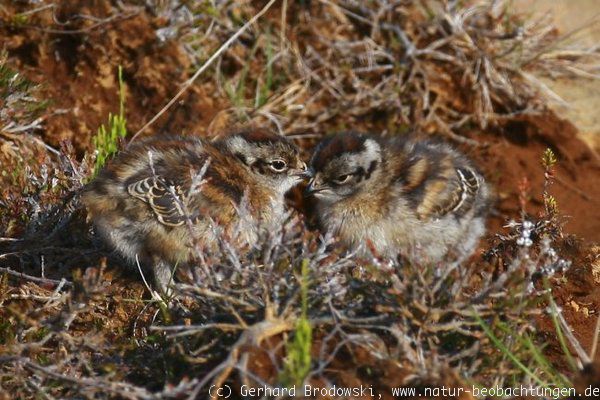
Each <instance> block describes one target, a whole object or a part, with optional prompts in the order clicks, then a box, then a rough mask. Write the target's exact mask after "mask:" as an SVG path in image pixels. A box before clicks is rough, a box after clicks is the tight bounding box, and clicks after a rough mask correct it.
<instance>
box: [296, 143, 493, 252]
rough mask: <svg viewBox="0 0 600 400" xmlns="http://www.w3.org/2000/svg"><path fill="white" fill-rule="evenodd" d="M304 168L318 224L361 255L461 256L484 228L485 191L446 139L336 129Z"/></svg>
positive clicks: (472, 246)
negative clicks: (314, 204) (343, 131)
mask: <svg viewBox="0 0 600 400" xmlns="http://www.w3.org/2000/svg"><path fill="white" fill-rule="evenodd" d="M310 173H311V175H312V179H311V182H310V184H309V186H308V188H307V194H308V195H310V196H313V197H314V200H315V202H316V212H317V217H318V220H319V223H320V225H321V226H322V228H323V229H324V230H326V231H329V232H332V233H334V234H335V235H337V237H338V238H339V239H340V240H341V241H342V242H343V243H344V244H346V245H347V246H348V247H349V248H352V249H356V250H358V252H359V254H361V255H363V256H369V255H370V254H372V253H375V255H379V256H384V257H396V256H398V255H400V256H402V257H404V258H405V259H408V260H409V261H411V262H414V263H437V262H439V261H441V260H442V259H444V258H446V257H448V258H454V259H464V258H466V257H468V256H469V255H471V254H472V252H473V251H474V249H475V248H476V246H477V244H478V241H479V239H480V238H481V236H482V235H483V233H484V232H485V217H486V213H487V210H488V206H489V203H490V190H489V189H488V186H487V184H486V183H485V180H484V178H483V176H482V175H481V174H480V173H479V172H478V171H477V170H476V169H475V167H473V165H472V164H471V162H470V161H469V160H468V159H467V158H466V157H465V156H464V155H462V154H461V153H459V152H458V151H457V150H455V149H454V148H452V147H451V146H449V145H448V144H445V143H440V142H434V141H431V140H418V139H415V138H408V137H399V136H396V137H388V138H384V137H380V136H371V135H366V134H359V133H340V134H336V135H332V136H330V137H327V138H325V139H324V140H323V141H322V142H321V143H320V144H319V145H318V146H317V147H316V149H315V150H314V153H313V156H312V158H311V161H310Z"/></svg>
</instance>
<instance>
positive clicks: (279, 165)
mask: <svg viewBox="0 0 600 400" xmlns="http://www.w3.org/2000/svg"><path fill="white" fill-rule="evenodd" d="M286 167H287V164H286V162H285V161H283V160H275V161H271V168H272V169H273V170H274V171H277V172H281V171H283V170H284V169H285V168H286Z"/></svg>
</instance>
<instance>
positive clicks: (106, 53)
mask: <svg viewBox="0 0 600 400" xmlns="http://www.w3.org/2000/svg"><path fill="white" fill-rule="evenodd" d="M24 9H25V6H23V7H22V8H19V7H18V6H17V5H15V4H10V5H6V6H3V8H2V11H1V12H2V15H1V16H0V18H2V20H3V21H4V23H3V24H2V25H0V35H2V37H3V47H4V48H5V49H6V51H8V54H9V56H10V63H11V64H12V66H13V67H14V68H15V69H16V70H18V71H19V72H21V73H23V74H25V75H26V76H27V77H28V78H29V79H30V80H31V81H33V82H37V83H40V84H41V90H40V92H41V93H40V96H41V97H42V98H44V99H47V100H49V101H50V105H49V106H48V108H47V113H46V115H45V123H44V127H45V129H44V131H43V132H42V136H43V139H44V141H46V142H47V143H48V144H50V145H52V146H54V147H58V145H59V142H60V141H63V140H70V141H72V142H73V144H74V146H75V148H76V149H77V150H78V152H79V154H80V155H82V154H83V152H84V151H91V150H93V149H92V147H91V137H92V136H93V135H95V134H96V132H97V129H98V127H99V126H100V124H102V123H106V119H107V116H108V114H109V113H111V112H112V113H116V112H118V106H119V99H118V82H117V69H118V66H119V65H121V66H122V67H123V75H124V81H125V85H126V116H127V120H128V128H129V129H130V131H136V130H137V129H139V128H140V127H141V126H142V124H143V123H145V122H146V121H148V120H149V119H150V118H152V116H154V115H155V114H156V112H158V110H160V108H161V107H162V106H164V105H165V104H166V102H167V101H168V100H169V99H170V98H171V97H172V96H173V95H174V94H175V93H176V92H177V91H178V90H179V85H181V84H182V83H183V82H185V80H186V79H187V78H188V77H189V71H190V68H191V63H190V60H189V57H188V56H187V55H186V54H184V53H183V52H182V51H181V49H180V47H179V45H178V44H177V43H175V42H172V41H168V40H166V41H164V42H163V41H161V40H159V38H158V36H157V34H156V30H157V29H158V28H160V27H161V24H162V23H164V21H162V20H161V19H160V18H158V17H154V16H152V15H151V14H149V13H144V12H141V11H140V10H139V9H136V10H134V11H130V12H128V11H126V10H124V11H122V12H120V13H117V14H115V11H114V8H113V6H112V5H111V4H110V3H109V2H102V1H101V2H94V3H93V5H92V4H90V3H88V2H85V1H84V2H62V3H61V4H60V5H57V6H56V9H55V10H54V11H53V13H50V12H45V13H37V14H34V15H33V16H32V17H31V18H29V19H27V21H26V22H20V23H15V22H14V18H15V17H14V16H15V15H18V13H19V12H21V11H24ZM85 15H87V16H94V18H93V19H91V18H82V17H81V16H85ZM53 18H57V19H58V20H59V21H61V23H60V24H57V23H56V22H55V21H54V20H53ZM98 21H99V22H98ZM49 27H52V28H49ZM213 91H214V90H213V88H212V87H211V84H210V83H209V84H206V85H197V86H195V87H193V88H192V89H191V90H189V91H188V92H187V93H186V95H185V96H184V97H183V98H182V99H181V101H180V102H179V103H178V106H177V107H176V108H173V109H172V111H171V112H170V113H168V114H167V115H166V116H164V117H163V118H162V119H160V120H159V121H157V123H156V124H154V125H153V126H152V127H151V128H150V129H149V131H148V134H156V133H165V134H193V133H198V132H204V131H205V129H206V126H207V125H208V123H209V122H210V121H211V120H212V118H213V116H214V114H215V113H216V110H218V103H217V104H215V102H214V100H213V99H212V98H211V95H210V94H211V93H212V92H213Z"/></svg>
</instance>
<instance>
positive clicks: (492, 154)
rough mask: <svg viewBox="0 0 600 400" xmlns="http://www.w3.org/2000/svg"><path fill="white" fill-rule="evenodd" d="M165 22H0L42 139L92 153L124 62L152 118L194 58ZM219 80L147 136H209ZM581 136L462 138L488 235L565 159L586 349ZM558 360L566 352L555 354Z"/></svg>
mask: <svg viewBox="0 0 600 400" xmlns="http://www.w3.org/2000/svg"><path fill="white" fill-rule="evenodd" d="M74 3H77V2H74ZM100 3H101V2H100ZM3 7H4V6H3ZM10 7H14V6H7V7H6V8H5V9H4V11H2V10H1V9H0V13H1V12H4V13H5V14H6V15H12V13H14V11H15V10H11V9H10ZM7 8H8V9H7ZM72 9H73V10H74V9H77V12H78V13H89V14H93V15H99V11H102V10H98V9H94V10H93V12H91V10H87V9H86V6H83V7H81V6H79V5H76V6H72ZM71 12H72V10H69V6H63V9H61V10H60V12H59V15H63V16H64V15H69V14H70V13H71ZM104 13H108V10H104ZM0 16H1V15H0ZM2 17H4V16H2ZM38 23H39V21H38ZM88 24H90V23H89V22H77V23H73V24H70V25H68V26H65V28H64V29H66V30H67V29H86V27H88ZM160 24H161V21H159V20H155V19H151V18H150V17H148V16H147V15H145V14H136V15H132V16H129V17H127V18H123V19H120V20H118V23H108V24H106V25H104V26H101V27H98V28H94V29H91V30H89V31H88V32H86V33H85V34H66V33H64V32H63V33H53V32H45V31H42V30H39V29H37V28H34V27H33V26H30V27H19V28H10V27H7V26H2V25H0V37H2V38H3V39H2V42H3V44H2V46H3V47H4V48H5V49H6V50H7V51H8V53H9V57H10V62H11V63H12V65H13V66H14V67H15V68H16V69H17V70H19V71H21V72H22V73H24V74H25V75H26V76H27V77H28V78H30V79H31V80H33V81H34V82H38V83H40V84H42V97H43V98H47V99H51V100H52V103H51V105H50V106H49V108H48V110H47V117H46V120H45V123H44V126H45V129H44V131H43V132H42V133H41V135H42V138H43V140H44V141H46V142H47V143H48V144H50V145H52V146H55V147H57V146H58V145H59V142H60V141H62V140H66V139H68V140H71V141H72V142H73V143H74V145H75V147H76V149H77V150H78V152H79V155H83V153H84V152H85V151H89V150H91V137H92V135H93V134H95V132H96V130H97V128H98V126H99V125H100V124H101V123H104V122H105V121H106V117H107V115H108V113H109V112H116V111H117V108H118V97H117V81H116V73H115V72H116V70H117V66H118V65H122V66H123V69H124V77H125V81H126V84H127V100H126V103H127V105H126V108H127V118H128V123H129V128H130V130H131V131H136V130H137V129H138V128H139V127H141V126H142V124H143V123H144V122H146V121H147V120H149V119H150V118H151V117H152V116H153V115H154V114H155V113H156V112H157V111H158V110H159V109H160V108H161V107H162V106H163V105H164V104H165V103H166V102H167V101H168V100H169V99H170V98H171V97H172V96H173V95H174V94H175V93H176V92H177V90H178V89H179V87H180V85H181V84H182V83H183V82H185V80H186V79H187V78H188V77H189V70H190V68H191V65H190V62H189V60H188V58H187V57H186V56H185V55H184V54H183V53H182V52H181V51H180V50H179V48H178V47H177V46H176V45H174V44H173V43H170V42H166V43H162V44H161V43H159V41H158V40H157V38H156V35H155V32H154V29H155V28H156V27H158V26H160ZM213 85H214V84H213V83H212V81H210V79H205V82H202V81H201V82H200V83H198V84H196V85H195V86H193V88H192V89H191V90H189V91H188V92H187V94H186V95H185V96H184V97H183V100H182V101H181V102H180V103H178V104H177V105H176V106H175V107H173V108H172V109H171V110H169V111H168V112H167V113H166V114H165V116H163V117H162V118H161V119H160V120H159V121H158V122H157V123H156V124H155V125H154V126H153V127H152V128H151V130H150V131H149V133H150V134H156V133H167V132H170V133H176V134H203V133H205V132H206V128H207V126H208V124H209V123H210V122H211V121H212V119H213V118H214V117H215V115H216V114H217V112H218V111H219V110H220V109H221V107H222V104H223V101H222V100H220V99H218V98H215V97H214V95H213V94H214V93H215V91H214V86H213ZM576 133H577V132H576V128H575V127H574V126H573V125H572V124H571V123H569V122H568V121H565V120H562V119H560V118H559V117H558V116H556V115H555V114H554V113H552V112H550V111H549V112H547V113H546V114H544V115H540V116H527V117H521V118H519V119H517V120H514V121H511V122H507V123H505V124H503V125H496V126H493V127H491V128H490V129H488V130H486V131H483V132H476V131H472V132H466V133H464V134H465V135H467V136H469V137H471V138H472V139H475V140H477V141H478V142H479V143H482V144H483V145H482V146H481V147H473V146H469V145H463V146H462V147H463V150H465V151H466V152H467V153H469V154H470V155H471V156H473V157H474V158H475V159H476V161H477V163H478V165H480V167H481V168H482V169H483V171H484V172H485V174H486V176H487V177H488V178H489V180H490V182H491V183H492V184H493V186H494V187H495V190H496V193H497V196H498V203H497V205H496V210H497V214H496V215H494V216H493V218H492V219H491V221H490V231H491V232H500V231H501V230H502V228H501V227H502V225H504V224H505V222H506V221H507V220H509V219H511V218H518V216H519V214H520V209H519V201H518V196H519V185H520V184H521V183H522V182H523V179H524V178H526V179H527V181H528V182H529V186H530V192H529V194H530V201H529V202H528V203H527V210H526V211H527V212H528V213H530V214H531V215H536V214H537V213H539V212H540V210H541V208H542V203H541V201H540V199H541V192H542V186H543V178H544V177H543V169H542V167H541V163H540V157H541V155H542V153H543V151H544V150H545V149H546V148H548V147H550V148H552V149H553V150H554V151H555V153H556V154H557V156H558V158H559V164H558V166H557V168H556V180H555V183H554V185H553V187H552V188H551V193H552V194H553V195H554V196H555V197H556V199H557V201H558V205H559V207H560V211H561V215H564V216H565V217H566V220H565V232H566V233H570V234H574V235H576V237H577V239H571V242H575V244H574V245H570V246H569V245H565V253H566V256H571V257H572V259H573V266H572V268H571V269H570V271H569V272H568V273H567V275H566V277H567V280H566V282H565V283H563V284H561V285H560V286H557V288H556V291H555V295H556V297H557V301H558V302H559V305H560V306H561V307H563V309H564V311H565V315H566V318H567V320H568V321H569V323H570V324H571V325H572V327H573V328H574V331H575V336H576V337H578V338H579V339H580V340H581V342H582V345H583V346H584V348H586V349H589V348H590V346H591V340H592V335H593V331H594V325H595V323H596V318H597V314H598V312H600V285H599V283H598V282H599V281H600V276H599V277H598V278H597V280H594V276H593V273H592V269H593V264H594V262H595V263H596V264H595V265H596V266H597V268H598V269H600V267H598V262H599V261H598V257H599V256H598V250H597V248H596V250H595V254H594V251H593V250H590V248H591V246H590V244H591V243H594V242H599V241H600V218H599V216H598V211H597V210H598V207H600V185H599V183H600V182H599V177H600V162H599V158H598V155H597V154H595V153H593V152H592V151H591V150H590V149H589V148H588V147H587V146H586V145H585V144H584V143H583V142H582V141H581V140H580V139H578V138H577V136H576ZM598 273H599V274H600V271H598ZM547 322H548V321H546V322H545V323H544V324H542V328H543V329H542V333H541V334H542V335H546V336H547V337H548V338H549V340H550V339H551V338H552V336H553V331H554V328H553V327H552V325H551V324H550V323H547ZM551 344H552V346H551V347H550V351H551V352H552V351H555V352H556V354H560V353H562V351H561V350H560V349H559V348H557V346H556V344H555V343H554V342H551ZM365 357H366V356H365ZM359 358H360V357H359ZM556 358H557V359H558V358H560V357H559V356H558V355H556ZM364 359H366V358H364ZM362 360H363V359H362V358H361V362H362ZM372 365H373V368H378V369H381V371H382V374H383V375H381V377H380V378H378V381H377V382H378V385H381V386H384V387H387V386H390V385H391V384H392V383H390V382H388V381H387V378H386V375H385V372H386V371H388V372H389V371H391V369H390V368H391V367H390V366H388V365H379V364H377V363H373V364H372ZM342 366H343V365H338V364H334V365H333V368H340V378H341V379H342V380H343V381H344V382H346V381H347V382H348V384H350V383H352V382H353V381H354V380H356V379H359V378H357V376H360V371H358V370H356V371H353V372H352V373H350V375H348V372H344V371H342V368H341V367H342ZM582 379H583V378H582Z"/></svg>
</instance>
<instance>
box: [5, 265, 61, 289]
mask: <svg viewBox="0 0 600 400" xmlns="http://www.w3.org/2000/svg"><path fill="white" fill-rule="evenodd" d="M0 271H2V272H6V273H7V274H9V275H12V276H16V277H18V278H21V279H26V280H29V281H33V282H37V283H51V284H53V285H66V286H71V285H72V283H71V282H68V281H66V280H65V279H64V278H63V279H62V280H60V281H59V280H56V279H49V278H39V277H37V276H31V275H27V274H24V273H22V272H19V271H15V270H13V269H10V268H5V267H0Z"/></svg>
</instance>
